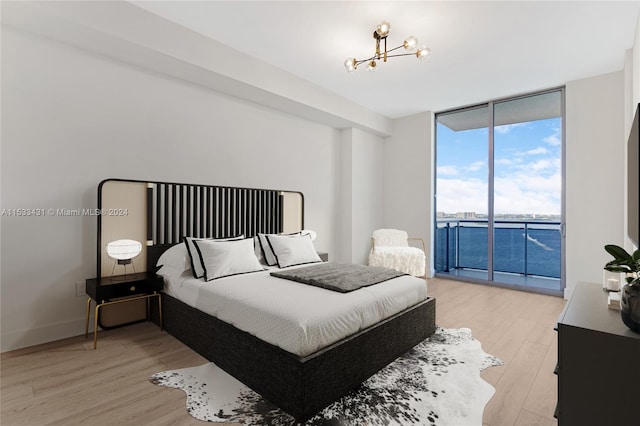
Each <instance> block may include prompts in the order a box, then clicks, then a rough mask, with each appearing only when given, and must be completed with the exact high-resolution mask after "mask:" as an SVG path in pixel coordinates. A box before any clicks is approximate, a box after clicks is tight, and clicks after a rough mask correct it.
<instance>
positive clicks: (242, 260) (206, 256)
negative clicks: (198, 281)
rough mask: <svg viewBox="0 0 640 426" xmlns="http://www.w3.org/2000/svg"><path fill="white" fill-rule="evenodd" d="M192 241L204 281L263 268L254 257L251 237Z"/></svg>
mask: <svg viewBox="0 0 640 426" xmlns="http://www.w3.org/2000/svg"><path fill="white" fill-rule="evenodd" d="M194 242H195V246H196V249H197V250H198V253H199V254H200V259H201V260H202V264H203V265H204V271H205V275H204V276H205V281H211V280H215V279H216V278H222V277H228V276H230V275H238V274H246V273H248V272H256V271H263V270H264V269H263V268H262V265H260V262H259V261H258V258H257V257H256V253H255V251H254V246H253V238H247V239H244V240H231V241H219V240H218V241H215V240H195V241H194Z"/></svg>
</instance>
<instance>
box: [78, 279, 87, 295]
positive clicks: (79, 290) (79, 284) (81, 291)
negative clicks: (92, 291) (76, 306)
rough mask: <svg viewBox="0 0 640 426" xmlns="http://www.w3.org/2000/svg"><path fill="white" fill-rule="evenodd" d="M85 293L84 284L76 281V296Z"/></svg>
mask: <svg viewBox="0 0 640 426" xmlns="http://www.w3.org/2000/svg"><path fill="white" fill-rule="evenodd" d="M86 294H87V293H86V292H85V284H84V283H83V282H82V281H78V282H77V283H76V297H82V296H85V295H86Z"/></svg>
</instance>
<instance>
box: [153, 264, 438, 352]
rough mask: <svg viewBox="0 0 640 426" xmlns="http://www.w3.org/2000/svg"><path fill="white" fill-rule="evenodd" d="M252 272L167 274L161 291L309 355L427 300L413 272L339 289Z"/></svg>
mask: <svg viewBox="0 0 640 426" xmlns="http://www.w3.org/2000/svg"><path fill="white" fill-rule="evenodd" d="M269 272H270V271H268V270H267V271H264V272H254V273H249V274H243V275H236V276H233V277H226V278H220V279H217V280H214V281H209V282H205V281H204V280H202V279H195V278H193V276H192V275H191V271H190V270H188V271H185V273H183V274H182V275H181V276H179V277H170V276H165V283H166V285H165V292H166V293H167V294H169V295H171V296H173V297H176V298H177V299H179V300H181V301H183V302H185V303H187V304H188V305H191V306H193V307H195V308H198V309H200V310H201V311H203V312H206V313H208V314H209V315H212V316H215V317H216V318H218V319H220V320H222V321H225V322H227V323H229V324H232V325H233V326H235V327H237V328H239V329H240V330H243V331H246V332H247V333H250V334H252V335H254V336H256V337H258V338H260V339H262V340H264V341H265V342H268V343H271V344H272V345H275V346H278V347H280V348H282V349H284V350H285V351H288V352H291V353H294V354H296V355H299V356H305V355H309V354H311V353H313V352H316V351H317V350H319V349H321V348H323V347H325V346H328V345H330V344H332V343H334V342H337V341H338V340H340V339H342V338H344V337H347V336H349V335H351V334H353V333H356V332H358V331H359V330H361V329H363V328H366V327H368V326H370V325H372V324H374V323H376V322H378V321H380V320H383V319H385V318H388V317H390V316H392V315H394V314H396V313H398V312H400V311H402V310H404V309H406V308H408V307H410V306H413V305H415V304H416V303H418V302H420V301H422V300H424V299H426V297H427V285H426V283H425V281H424V280H423V279H420V278H415V277H412V276H402V277H398V278H394V279H392V280H389V281H385V282H382V283H380V284H376V285H372V286H369V287H364V288H361V289H359V290H356V291H352V292H350V293H338V292H335V291H331V290H325V289H321V288H317V287H313V286H309V285H306V284H301V283H297V282H293V281H289V280H285V279H282V278H275V277H272V276H270V275H269Z"/></svg>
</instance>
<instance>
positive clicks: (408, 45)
mask: <svg viewBox="0 0 640 426" xmlns="http://www.w3.org/2000/svg"><path fill="white" fill-rule="evenodd" d="M402 45H403V46H404V48H405V49H407V50H413V49H415V48H416V46H417V45H418V39H417V38H415V37H414V36H409V37H407V39H406V40H405V41H404V43H403V44H402Z"/></svg>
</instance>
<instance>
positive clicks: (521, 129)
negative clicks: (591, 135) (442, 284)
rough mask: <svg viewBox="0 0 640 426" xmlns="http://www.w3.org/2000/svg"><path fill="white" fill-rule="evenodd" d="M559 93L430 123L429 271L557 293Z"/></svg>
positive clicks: (469, 110)
mask: <svg viewBox="0 0 640 426" xmlns="http://www.w3.org/2000/svg"><path fill="white" fill-rule="evenodd" d="M563 125H564V123H563V91H562V90H561V89H558V90H552V91H548V92H543V93H537V94H532V95H527V96H521V97H518V98H512V99H506V100H500V101H493V102H488V103H486V104H483V105H480V106H476V107H472V108H465V109H461V110H455V111H448V112H444V113H440V114H437V116H436V197H435V204H436V221H435V226H436V230H437V231H436V240H435V242H434V245H435V251H434V257H435V259H434V260H435V267H436V273H438V274H442V275H447V276H455V277H458V278H462V279H468V280H477V281H482V282H485V281H486V282H492V283H500V285H506V286H519V287H525V288H530V289H533V290H535V291H542V292H547V293H558V294H559V292H560V291H561V290H562V289H563V287H564V285H563V280H562V263H563V236H562V231H563V226H562V223H563V218H562V210H563V209H562V205H563V203H562V198H563V196H562V189H563V183H562V163H563V161H562V158H563V154H562V141H563V130H562V129H563Z"/></svg>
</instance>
